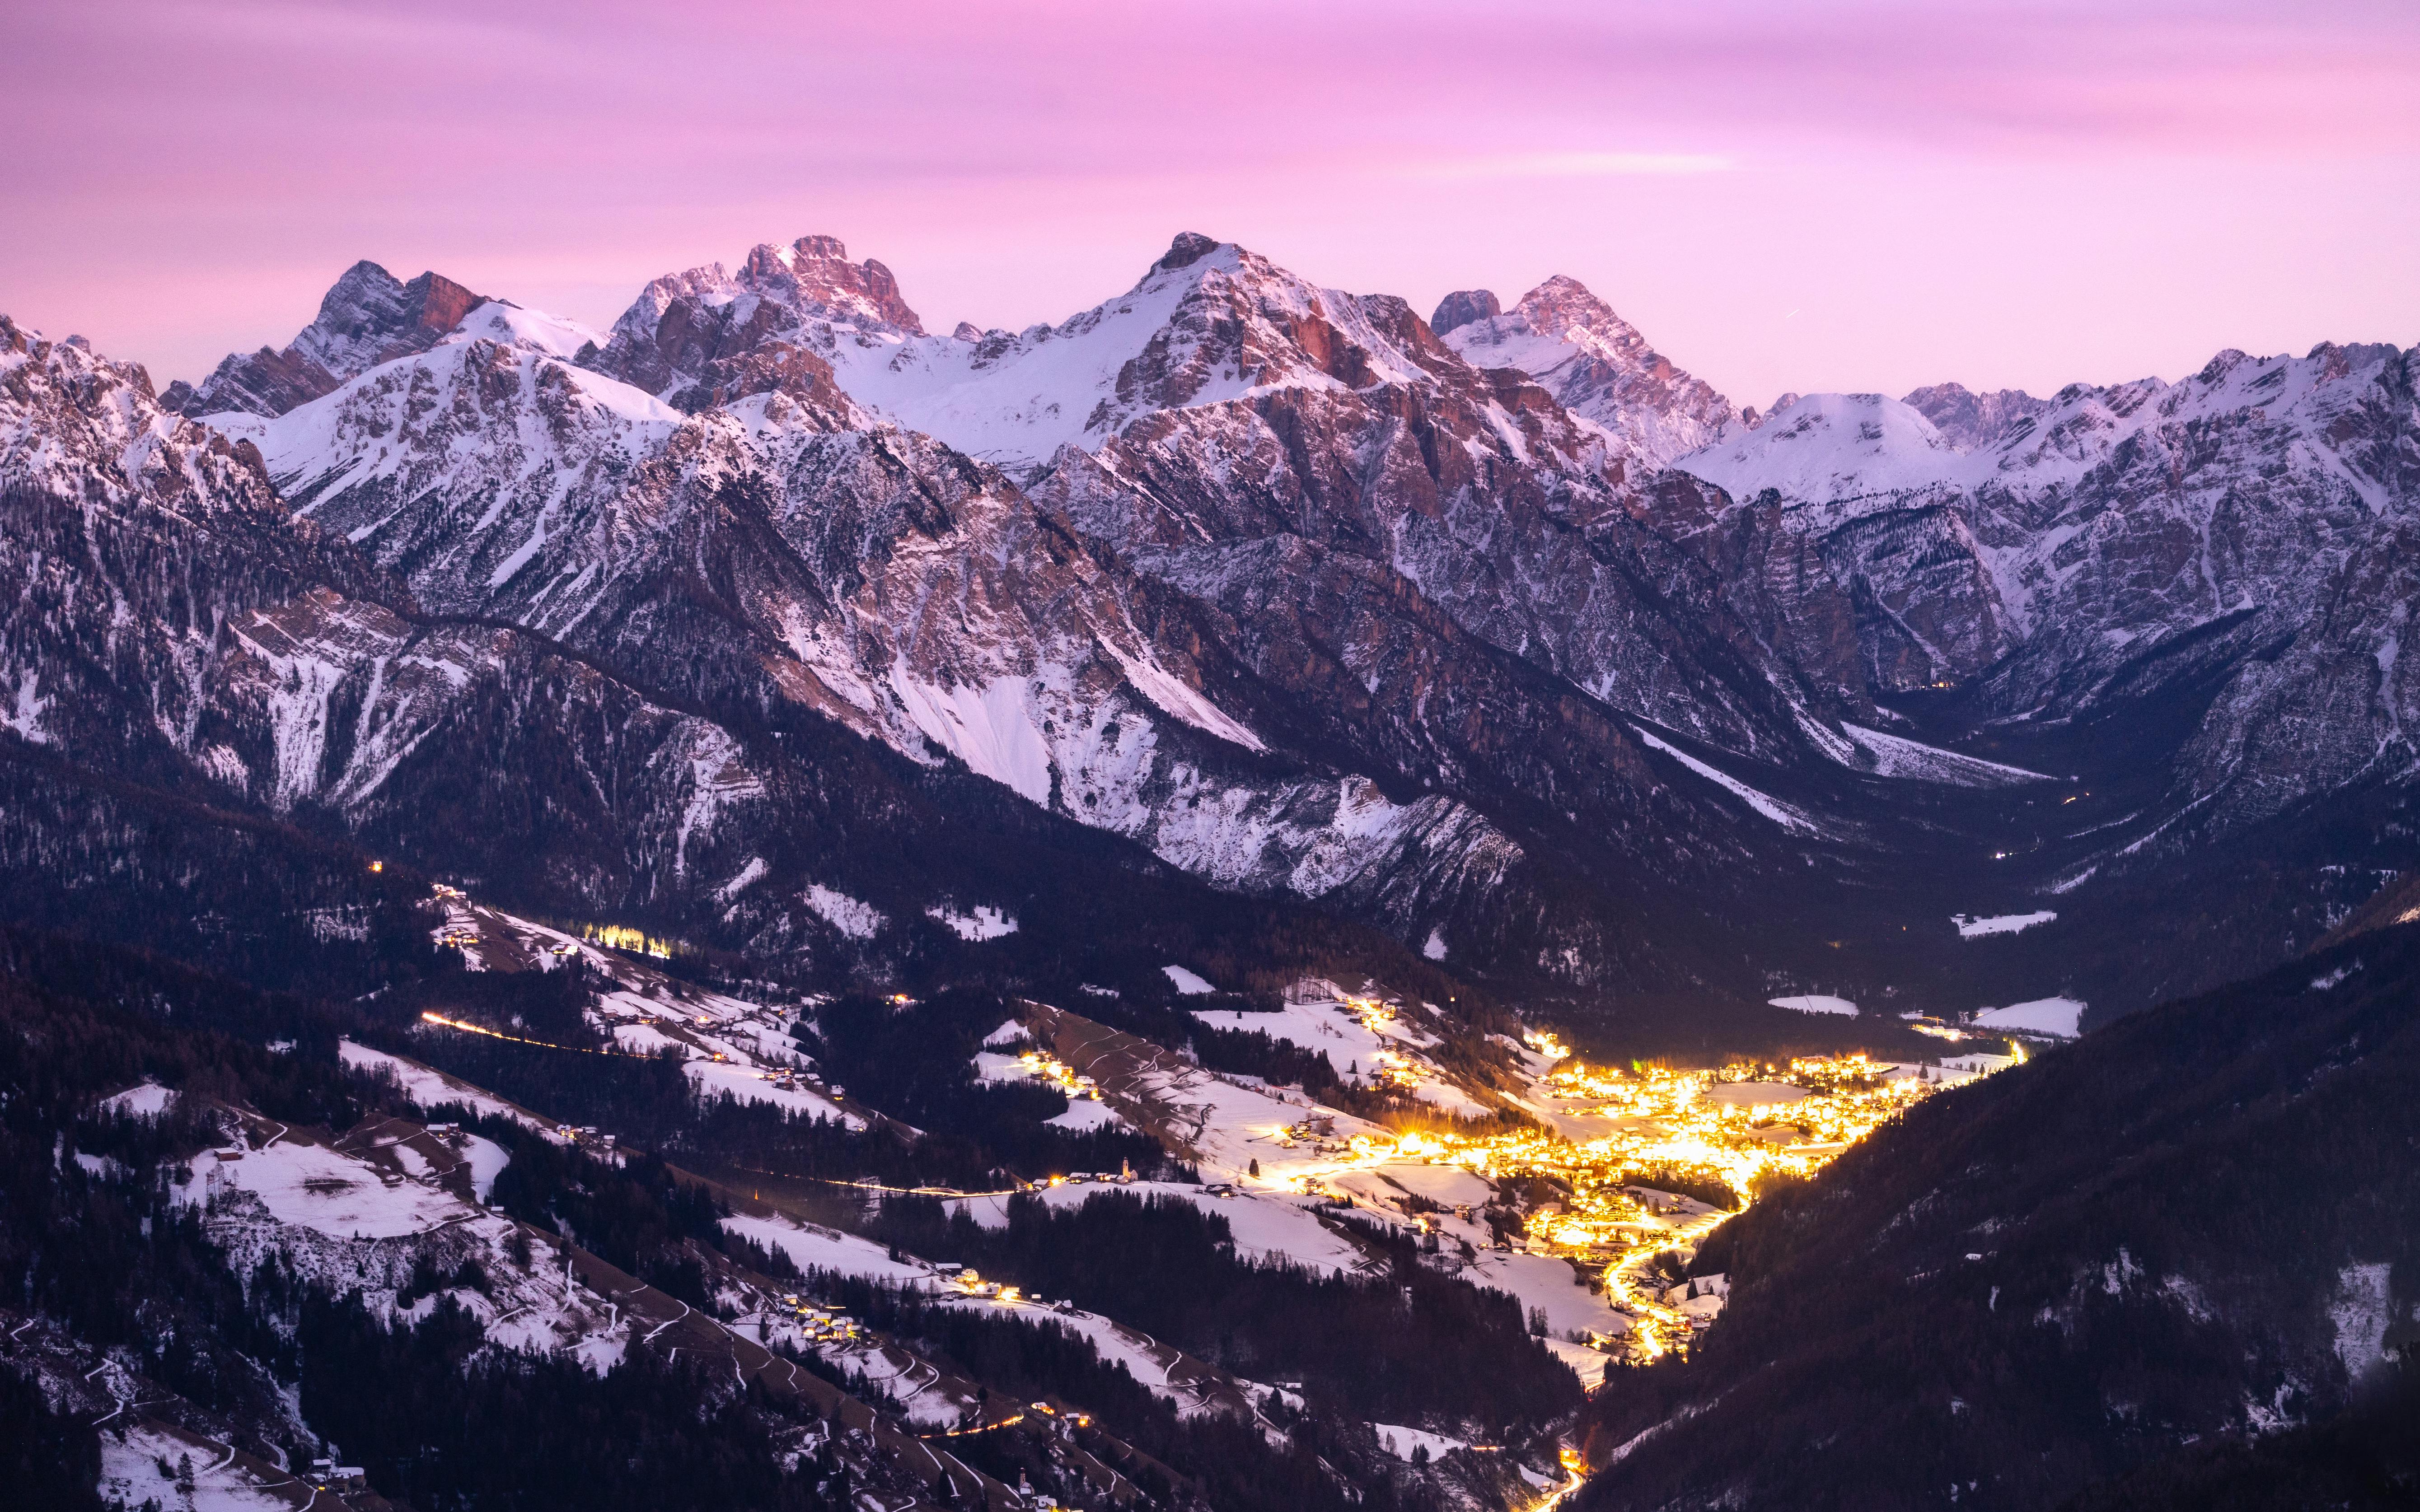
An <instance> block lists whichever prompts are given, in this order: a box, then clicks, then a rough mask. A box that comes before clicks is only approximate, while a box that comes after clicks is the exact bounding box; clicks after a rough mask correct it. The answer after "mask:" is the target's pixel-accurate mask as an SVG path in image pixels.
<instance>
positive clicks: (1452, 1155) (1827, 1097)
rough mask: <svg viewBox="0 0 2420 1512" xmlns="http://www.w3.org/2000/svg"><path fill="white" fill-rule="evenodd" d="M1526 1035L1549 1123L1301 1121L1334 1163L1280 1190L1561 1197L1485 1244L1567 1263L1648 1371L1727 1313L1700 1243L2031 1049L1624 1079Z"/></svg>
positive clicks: (1442, 1222)
mask: <svg viewBox="0 0 2420 1512" xmlns="http://www.w3.org/2000/svg"><path fill="white" fill-rule="evenodd" d="M1524 1040H1525V1041H1526V1042H1527V1044H1528V1047H1529V1049H1530V1050H1531V1052H1532V1053H1533V1054H1534V1055H1535V1056H1536V1057H1539V1058H1540V1059H1541V1060H1543V1061H1544V1062H1545V1063H1546V1064H1547V1065H1548V1067H1549V1068H1550V1069H1548V1070H1547V1071H1546V1072H1545V1073H1544V1075H1542V1076H1540V1077H1539V1078H1538V1080H1537V1081H1536V1082H1535V1083H1534V1084H1533V1087H1532V1095H1531V1097H1530V1099H1529V1100H1528V1101H1529V1103H1531V1105H1532V1111H1533V1115H1542V1117H1539V1118H1538V1120H1537V1124H1536V1125H1534V1126H1531V1127H1525V1128H1521V1129H1517V1130H1512V1131H1509V1132H1504V1133H1497V1134H1463V1133H1454V1132H1438V1131H1422V1132H1402V1133H1394V1134H1357V1135H1354V1136H1353V1137H1351V1138H1350V1139H1348V1140H1339V1139H1334V1138H1321V1137H1320V1136H1319V1134H1318V1132H1317V1131H1315V1130H1314V1129H1312V1128H1311V1127H1310V1126H1309V1125H1297V1126H1296V1127H1295V1128H1290V1129H1288V1130H1286V1131H1284V1132H1283V1134H1281V1135H1280V1136H1278V1137H1279V1139H1280V1142H1281V1143H1284V1144H1287V1145H1289V1146H1292V1147H1294V1148H1308V1149H1311V1151H1313V1152H1314V1153H1316V1154H1318V1155H1322V1156H1326V1157H1328V1159H1327V1160H1326V1162H1324V1163H1322V1164H1321V1165H1317V1166H1314V1167H1313V1168H1311V1169H1310V1170H1307V1171H1306V1170H1302V1169H1300V1168H1296V1169H1293V1170H1290V1171H1288V1172H1287V1173H1286V1174H1285V1175H1284V1176H1283V1177H1282V1178H1280V1179H1279V1180H1277V1181H1276V1182H1274V1183H1272V1184H1276V1185H1280V1186H1283V1187H1290V1188H1293V1189H1295V1190H1299V1191H1305V1192H1312V1193H1316V1192H1320V1191H1322V1190H1324V1189H1326V1186H1327V1183H1328V1181H1329V1180H1331V1179H1333V1178H1334V1177H1337V1176H1340V1175H1342V1174H1344V1173H1347V1172H1351V1171H1356V1170H1371V1169H1374V1168H1376V1167H1380V1166H1388V1165H1393V1166H1398V1167H1400V1166H1403V1165H1440V1166H1454V1167H1459V1168H1461V1169H1463V1170H1466V1171H1468V1172H1470V1173H1471V1174H1473V1175H1476V1176H1479V1177H1481V1178H1482V1179H1484V1180H1487V1181H1488V1182H1489V1183H1490V1184H1491V1185H1492V1186H1493V1187H1495V1188H1496V1190H1497V1192H1498V1193H1499V1194H1502V1193H1512V1192H1524V1191H1526V1192H1528V1193H1530V1194H1532V1195H1533V1196H1534V1195H1535V1194H1536V1193H1538V1192H1541V1191H1545V1192H1551V1193H1552V1194H1553V1196H1551V1197H1550V1198H1548V1199H1546V1200H1543V1201H1537V1202H1535V1203H1534V1204H1532V1205H1527V1206H1526V1207H1524V1206H1522V1205H1519V1204H1517V1203H1516V1204H1515V1205H1514V1206H1513V1207H1512V1211H1506V1212H1502V1213H1500V1214H1499V1215H1498V1216H1497V1219H1496V1220H1495V1221H1494V1222H1492V1223H1491V1224H1490V1225H1489V1228H1488V1230H1487V1232H1488V1233H1489V1234H1490V1235H1491V1236H1492V1237H1493V1240H1494V1242H1495V1243H1496V1244H1497V1246H1498V1247H1504V1246H1512V1247H1518V1248H1521V1249H1525V1250H1527V1251H1528V1252H1529V1253H1531V1254H1537V1255H1548V1256H1553V1257H1559V1258H1561V1259H1564V1260H1567V1261H1569V1262H1570V1263H1571V1264H1572V1265H1573V1266H1574V1268H1575V1271H1576V1272H1578V1273H1581V1274H1582V1276H1583V1277H1584V1278H1585V1279H1587V1280H1588V1282H1589V1283H1590V1286H1591V1288H1601V1289H1602V1290H1603V1291H1604V1293H1605V1295H1606V1300H1607V1302H1608V1303H1609V1304H1610V1305H1611V1307H1612V1309H1613V1311H1614V1313H1615V1314H1616V1315H1618V1316H1619V1317H1620V1318H1621V1319H1622V1320H1623V1321H1624V1322H1626V1325H1627V1326H1626V1329H1623V1330H1621V1331H1619V1332H1615V1333H1611V1334H1607V1335H1599V1336H1597V1337H1596V1338H1594V1339H1593V1340H1592V1342H1594V1343H1596V1344H1597V1345H1598V1347H1599V1348H1601V1349H1603V1350H1606V1352H1608V1353H1613V1354H1617V1355H1621V1356H1624V1357H1627V1358H1629V1359H1632V1360H1641V1361H1643V1360H1648V1359H1652V1358H1654V1357H1656V1356H1658V1355H1662V1354H1665V1353H1668V1352H1671V1351H1673V1350H1683V1349H1685V1348H1686V1347H1687V1342H1688V1339H1689V1337H1690V1335H1691V1334H1692V1333H1693V1332H1695V1331H1699V1330H1702V1329H1703V1328H1705V1327H1706V1326H1708V1325H1710V1324H1711V1323H1712V1322H1713V1320H1714V1316H1715V1315H1716V1314H1717V1313H1719V1311H1720V1310H1721V1307H1722V1304H1723V1298H1724V1295H1725V1294H1726V1292H1727V1290H1728V1286H1727V1283H1726V1282H1725V1280H1724V1278H1722V1277H1718V1276H1717V1277H1699V1278H1697V1279H1696V1280H1695V1281H1694V1282H1692V1281H1688V1280H1683V1279H1682V1278H1681V1277H1680V1276H1679V1275H1678V1274H1677V1272H1678V1271H1679V1269H1680V1267H1681V1266H1682V1265H1683V1264H1685V1262H1686V1260H1687V1259H1688V1258H1689V1257H1691V1256H1693V1255H1694V1253H1695V1245H1696V1244H1697V1242H1699V1241H1700V1240H1702V1239H1703V1238H1704V1237H1705V1236H1706V1235H1707V1234H1708V1233H1709V1232H1711V1231H1712V1230H1713V1229H1714V1227H1716V1226H1718V1225H1720V1224H1721V1223H1723V1222H1724V1221H1725V1220H1727V1219H1730V1218H1731V1217H1734V1216H1736V1215H1737V1213H1738V1211H1741V1210H1742V1209H1744V1208H1745V1206H1746V1204H1747V1203H1748V1202H1749V1201H1751V1200H1753V1198H1754V1196H1755V1195H1756V1192H1757V1190H1758V1188H1759V1186H1760V1184H1761V1183H1762V1182H1764V1181H1766V1180H1769V1179H1771V1178H1774V1177H1776V1176H1784V1177H1803V1176H1806V1175H1808V1174H1811V1173H1812V1172H1814V1171H1815V1170H1817V1169H1818V1168H1820V1167H1821V1166H1823V1165H1824V1164H1825V1163H1827V1162H1829V1161H1830V1160H1832V1159H1833V1158H1834V1157H1835V1156H1837V1155H1838V1154H1839V1153H1840V1151H1842V1150H1843V1149H1847V1148H1848V1147H1849V1146H1850V1145H1852V1144H1854V1143H1855V1142H1856V1141H1858V1140H1859V1139H1862V1138H1864V1137H1865V1136H1866V1135H1867V1134H1870V1133H1871V1132H1872V1131H1873V1130H1874V1129H1875V1128H1877V1127H1879V1126H1880V1125H1881V1124H1883V1123H1884V1122H1885V1121H1886V1120H1888V1119H1891V1118H1894V1117H1896V1116H1897V1115H1898V1114H1900V1112H1902V1111H1904V1110H1905V1109H1906V1108H1908V1107H1909V1106H1911V1105H1912V1104H1914V1103H1916V1102H1918V1101H1920V1100H1921V1099H1923V1098H1925V1097H1927V1096H1929V1095H1930V1094H1931V1093H1932V1092H1935V1091H1937V1090H1940V1089H1941V1088H1944V1087H1947V1086H1950V1085H1954V1084H1956V1083H1959V1082H1963V1081H1967V1080H1971V1079H1972V1078H1973V1077H1974V1076H1976V1075H1979V1074H1985V1073H1988V1072H1991V1071H1993V1070H1997V1069H2000V1067H2001V1066H2003V1065H2008V1064H2013V1063H2015V1060H2016V1059H2017V1058H2021V1054H2022V1053H2020V1056H2019V1057H1996V1056H1976V1057H1971V1058H1970V1060H1969V1061H1967V1062H1966V1063H1965V1064H1964V1065H1963V1066H1962V1068H1953V1069H1948V1070H1938V1069H1934V1068H1928V1067H1921V1066H1911V1065H1901V1064H1894V1063H1888V1062H1882V1061H1876V1060H1872V1059H1870V1058H1869V1057H1866V1056H1865V1055H1864V1054H1862V1053H1859V1054H1854V1055H1847V1056H1814V1057H1801V1058H1797V1059H1793V1060H1792V1061H1790V1062H1789V1063H1788V1064H1787V1065H1786V1066H1776V1065H1771V1064H1751V1063H1745V1062H1743V1063H1736V1064H1733V1065H1730V1066H1726V1067H1724V1068H1722V1069H1721V1070H1719V1071H1674V1070H1671V1069H1668V1068H1666V1067H1661V1066H1637V1067H1634V1068H1633V1069H1630V1070H1622V1069H1620V1068H1615V1067H1606V1066H1591V1065H1586V1064H1583V1063H1581V1062H1579V1061H1577V1060H1576V1059H1574V1058H1573V1057H1572V1056H1571V1053H1570V1052H1569V1051H1568V1050H1567V1049H1565V1048H1564V1047H1563V1046H1562V1045H1561V1044H1560V1043H1559V1041H1556V1039H1555V1037H1554V1036H1553V1035H1551V1034H1545V1033H1539V1032H1532V1033H1530V1034H1528V1035H1525V1036H1524ZM1406 1074H1408V1071H1407V1072H1406ZM1675 1188H1681V1189H1686V1190H1685V1191H1683V1190H1674V1189H1675ZM1692 1193H1694V1194H1696V1195H1694V1196H1693V1195H1689V1194H1692ZM1707 1198H1718V1199H1721V1200H1719V1201H1712V1200H1707ZM1503 1200H1504V1199H1503V1198H1501V1197H1499V1199H1498V1201H1499V1202H1501V1201H1503ZM1432 1206H1434V1205H1432ZM1486 1216H1487V1215H1486V1214H1485V1213H1479V1214H1474V1213H1473V1212H1472V1211H1470V1209H1469V1208H1468V1207H1467V1206H1466V1205H1465V1206H1461V1207H1456V1208H1452V1209H1449V1210H1445V1211H1440V1212H1439V1213H1438V1214H1437V1216H1436V1217H1435V1218H1434V1219H1432V1218H1430V1217H1428V1216H1426V1215H1421V1216H1418V1217H1416V1218H1415V1220H1414V1221H1415V1222H1416V1223H1417V1224H1418V1225H1419V1227H1421V1228H1423V1229H1424V1230H1430V1231H1435V1232H1443V1233H1446V1234H1449V1235H1457V1234H1458V1235H1463V1236H1469V1235H1473V1234H1476V1233H1478V1232H1479V1230H1477V1229H1475V1228H1474V1227H1471V1225H1470V1220H1472V1219H1473V1218H1474V1217H1477V1218H1480V1219H1481V1220H1485V1219H1486ZM1455 1220H1460V1221H1455Z"/></svg>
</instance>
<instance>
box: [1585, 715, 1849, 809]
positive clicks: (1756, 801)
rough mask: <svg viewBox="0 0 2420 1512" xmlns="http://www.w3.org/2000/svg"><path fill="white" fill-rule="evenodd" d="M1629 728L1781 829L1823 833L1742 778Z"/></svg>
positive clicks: (1643, 731)
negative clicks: (1750, 785) (1719, 769)
mask: <svg viewBox="0 0 2420 1512" xmlns="http://www.w3.org/2000/svg"><path fill="white" fill-rule="evenodd" d="M1631 728H1632V729H1633V730H1634V731H1636V732H1637V735H1638V738H1639V739H1641V740H1643V741H1645V742H1646V743H1647V744H1649V745H1650V746H1652V747H1654V748H1656V749H1657V750H1660V751H1662V752H1663V753H1664V754H1665V755H1667V756H1669V757H1671V758H1672V759H1673V760H1674V761H1676V762H1679V763H1680V764H1682V765H1683V766H1685V767H1687V768H1688V769H1689V770H1691V771H1693V772H1695V773H1697V774H1698V775H1699V777H1702V778H1704V779H1706V780H1707V781H1709V782H1712V783H1713V784H1714V785H1715V786H1716V787H1718V788H1721V789H1722V790H1723V791H1724V792H1726V793H1729V794H1730V795H1732V796H1733V797H1735V798H1738V799H1739V800H1740V801H1741V802H1743V803H1745V804H1746V805H1747V806H1748V807H1749V808H1751V809H1753V810H1756V811H1757V812H1758V813H1761V814H1762V815H1764V817H1766V818H1767V819H1770V820H1772V821H1773V822H1774V823H1775V824H1776V825H1780V826H1781V827H1782V828H1784V829H1787V830H1789V831H1791V832H1792V833H1793V834H1800V835H1820V834H1822V833H1823V828H1822V826H1820V825H1817V824H1816V823H1815V821H1814V820H1812V819H1809V818H1807V816H1806V815H1805V814H1803V813H1801V812H1799V811H1798V810H1795V809H1793V808H1792V807H1791V806H1790V805H1788V804H1786V803H1783V802H1782V801H1781V800H1780V799H1778V798H1769V797H1766V796H1765V795H1763V794H1761V793H1759V792H1758V791H1757V790H1756V789H1754V788H1752V787H1749V786H1748V785H1747V784H1746V783H1745V782H1743V781H1741V780H1740V779H1738V778H1735V777H1733V776H1731V775H1730V773H1728V772H1723V771H1718V770H1716V769H1715V768H1714V767H1712V766H1709V765H1707V764H1705V763H1704V762H1701V761H1699V760H1698V758H1696V757H1695V756H1692V755H1690V754H1689V753H1688V752H1686V751H1684V750H1683V749H1681V748H1679V747H1677V746H1674V745H1671V744H1670V743H1668V742H1667V741H1663V740H1659V739H1657V738H1656V737H1655V735H1654V734H1653V733H1651V732H1649V731H1648V730H1647V729H1645V728H1644V727H1642V726H1639V725H1633V726H1631Z"/></svg>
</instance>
